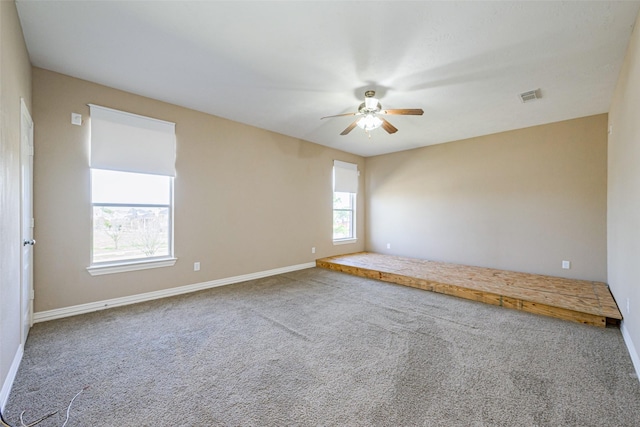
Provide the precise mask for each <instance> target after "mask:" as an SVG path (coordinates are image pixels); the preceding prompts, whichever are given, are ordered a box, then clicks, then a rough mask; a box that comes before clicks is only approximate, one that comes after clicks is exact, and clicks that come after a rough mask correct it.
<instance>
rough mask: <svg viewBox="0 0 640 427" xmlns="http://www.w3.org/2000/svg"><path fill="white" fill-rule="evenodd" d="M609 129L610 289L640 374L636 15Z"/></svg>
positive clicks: (639, 22)
mask: <svg viewBox="0 0 640 427" xmlns="http://www.w3.org/2000/svg"><path fill="white" fill-rule="evenodd" d="M609 125H610V126H611V130H612V132H611V135H610V136H609V167H608V171H609V177H608V201H607V208H608V218H607V240H608V241H607V246H608V248H607V249H608V268H609V286H610V287H611V290H612V292H613V295H614V296H615V298H616V300H617V302H618V306H620V309H621V311H622V315H623V316H624V322H623V332H624V333H625V338H626V340H627V345H628V346H629V348H630V352H631V354H632V355H635V359H634V362H635V363H636V370H637V371H638V372H639V373H640V360H639V359H638V352H640V15H639V17H638V18H637V19H636V25H635V30H634V32H633V34H632V36H631V41H630V44H629V48H628V50H627V55H626V58H625V62H624V65H623V68H622V71H621V73H620V77H619V79H618V83H617V85H616V90H615V93H614V96H613V101H612V103H611V108H610V113H609ZM627 304H629V310H627Z"/></svg>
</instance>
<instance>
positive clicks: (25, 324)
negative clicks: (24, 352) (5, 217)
mask: <svg viewBox="0 0 640 427" xmlns="http://www.w3.org/2000/svg"><path fill="white" fill-rule="evenodd" d="M33 128H34V125H33V119H32V118H31V113H30V112H29V109H28V108H27V105H26V104H25V102H24V98H20V343H21V344H22V345H23V346H24V344H25V343H26V341H27V336H28V334H29V329H30V328H31V326H32V325H33V297H34V291H33V259H34V253H33V252H34V251H33V246H32V245H27V246H30V247H29V248H25V244H24V240H25V239H33V228H34V225H35V224H34V220H33V155H34V143H33ZM25 131H26V133H27V134H26V135H25ZM25 136H26V138H27V140H26V145H25ZM25 151H26V152H25ZM25 160H26V161H27V162H28V166H29V170H28V177H27V178H28V179H29V182H28V183H26V182H25V172H24V168H25ZM27 185H28V186H29V188H28V189H27V188H26V186H27ZM27 191H28V193H29V194H28V195H27V197H29V198H30V200H29V202H28V203H26V200H25V192H27ZM26 209H29V210H30V213H29V214H27V213H26V212H25V210H26ZM26 216H28V217H29V218H25V217H26ZM25 222H26V224H25ZM27 227H28V228H30V230H29V232H28V233H27V235H25V229H27ZM25 249H28V250H29V251H30V255H29V257H30V259H29V260H25ZM26 261H28V262H29V266H28V271H27V275H28V277H25V269H26V268H25V262H26Z"/></svg>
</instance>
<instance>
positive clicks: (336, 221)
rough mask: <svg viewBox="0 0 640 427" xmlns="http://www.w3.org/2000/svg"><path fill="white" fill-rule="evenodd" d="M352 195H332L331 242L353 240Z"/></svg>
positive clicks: (337, 193) (338, 193)
mask: <svg viewBox="0 0 640 427" xmlns="http://www.w3.org/2000/svg"><path fill="white" fill-rule="evenodd" d="M353 208H354V194H352V193H340V192H334V193H333V240H340V239H353V238H354V237H355V234H354V221H353V219H354V209H353Z"/></svg>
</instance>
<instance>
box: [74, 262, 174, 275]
mask: <svg viewBox="0 0 640 427" xmlns="http://www.w3.org/2000/svg"><path fill="white" fill-rule="evenodd" d="M177 260H178V258H163V259H157V260H153V261H134V262H123V263H113V264H105V265H92V266H90V267H87V271H88V272H89V274H91V275H92V276H101V275H103V274H115V273H125V272H127V271H136V270H147V269H150V268H160V267H172V266H173V265H175V263H176V261H177Z"/></svg>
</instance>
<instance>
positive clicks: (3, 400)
mask: <svg viewBox="0 0 640 427" xmlns="http://www.w3.org/2000/svg"><path fill="white" fill-rule="evenodd" d="M23 354H24V347H22V344H20V346H19V347H18V351H16V354H15V356H14V357H13V363H11V367H10V368H9V372H7V378H5V379H4V383H3V384H2V390H0V410H4V407H5V406H6V405H7V400H9V394H10V393H11V387H12V386H13V381H14V380H15V379H16V375H17V374H18V368H19V367H20V362H22V355H23Z"/></svg>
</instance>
